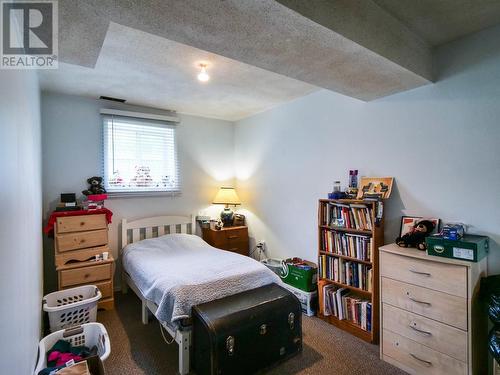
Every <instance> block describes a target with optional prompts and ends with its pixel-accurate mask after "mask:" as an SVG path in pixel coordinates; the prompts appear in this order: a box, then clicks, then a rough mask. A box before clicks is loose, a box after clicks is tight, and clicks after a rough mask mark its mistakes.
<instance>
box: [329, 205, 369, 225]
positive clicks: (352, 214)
mask: <svg viewBox="0 0 500 375" xmlns="http://www.w3.org/2000/svg"><path fill="white" fill-rule="evenodd" d="M325 207H326V209H325V210H324V217H323V222H324V223H325V224H326V225H331V226H334V227H339V228H349V229H358V230H372V228H373V221H372V209H371V207H368V206H366V205H364V204H358V203H346V204H344V203H333V202H330V203H328V204H326V205H325Z"/></svg>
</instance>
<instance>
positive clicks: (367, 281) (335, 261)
mask: <svg viewBox="0 0 500 375" xmlns="http://www.w3.org/2000/svg"><path fill="white" fill-rule="evenodd" d="M318 264H319V270H318V271H319V277H320V278H323V279H328V280H332V281H335V282H337V283H340V284H344V285H347V286H352V287H355V288H358V289H363V290H365V291H367V292H371V291H372V289H373V272H372V267H371V266H370V265H366V264H362V263H358V262H355V261H347V260H344V259H342V258H334V257H330V256H327V255H320V256H319V259H318Z"/></svg>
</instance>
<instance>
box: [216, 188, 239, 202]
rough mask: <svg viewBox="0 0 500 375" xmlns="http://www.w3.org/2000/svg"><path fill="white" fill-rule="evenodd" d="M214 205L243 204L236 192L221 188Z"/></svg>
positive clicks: (232, 189)
mask: <svg viewBox="0 0 500 375" xmlns="http://www.w3.org/2000/svg"><path fill="white" fill-rule="evenodd" d="M212 203H213V204H231V205H237V204H241V201H240V198H239V197H238V195H237V194H236V190H234V188H230V187H221V188H220V189H219V191H218V192H217V195H216V196H215V198H214V200H213V202H212Z"/></svg>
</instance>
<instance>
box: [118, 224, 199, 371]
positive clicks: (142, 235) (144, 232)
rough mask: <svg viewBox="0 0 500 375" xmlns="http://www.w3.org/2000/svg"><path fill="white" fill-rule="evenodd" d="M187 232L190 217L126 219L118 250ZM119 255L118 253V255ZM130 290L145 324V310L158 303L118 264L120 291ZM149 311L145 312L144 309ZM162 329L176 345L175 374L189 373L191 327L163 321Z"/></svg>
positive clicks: (192, 229) (153, 308) (190, 231)
mask: <svg viewBox="0 0 500 375" xmlns="http://www.w3.org/2000/svg"><path fill="white" fill-rule="evenodd" d="M172 233H188V234H196V223H195V221H194V217H193V216H157V217H148V218H144V219H139V220H134V221H127V219H123V220H122V228H121V235H122V249H123V248H124V247H125V246H127V245H128V244H130V243H134V242H137V241H140V240H143V239H146V238H154V237H159V236H162V235H164V234H172ZM120 255H121V254H120ZM129 287H130V289H132V290H133V291H134V292H135V294H137V296H138V297H139V298H140V299H141V301H142V323H143V324H148V321H149V311H151V312H152V313H153V314H155V313H156V310H157V309H158V306H157V305H156V304H155V303H154V302H153V301H150V300H148V299H146V297H144V296H143V295H142V293H141V292H140V290H139V288H137V286H136V285H135V284H134V281H133V280H132V279H131V277H130V276H129V275H128V274H127V273H126V272H125V270H123V267H122V293H124V294H125V293H127V292H128V288H129ZM148 310H149V311H148ZM160 323H161V325H162V326H163V327H164V328H165V330H166V331H167V332H168V333H169V334H170V336H172V338H173V339H174V340H175V342H177V344H178V345H179V373H180V374H181V375H185V374H187V373H189V367H190V366H189V363H190V362H189V354H190V348H191V326H186V327H184V326H181V327H180V328H178V329H176V330H173V329H172V328H171V327H170V326H169V325H168V324H166V323H165V322H160Z"/></svg>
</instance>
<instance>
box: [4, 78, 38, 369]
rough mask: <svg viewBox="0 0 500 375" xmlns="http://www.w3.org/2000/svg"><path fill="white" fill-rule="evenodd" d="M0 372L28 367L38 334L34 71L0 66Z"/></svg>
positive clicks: (36, 343)
mask: <svg viewBox="0 0 500 375" xmlns="http://www.w3.org/2000/svg"><path fill="white" fill-rule="evenodd" d="M0 149H1V150H2V160H1V162H0V180H1V181H2V193H1V194H0V207H1V208H2V214H1V215H0V253H1V256H2V260H1V262H0V286H1V287H0V300H1V301H2V303H1V304H0V317H1V319H0V333H1V335H0V348H2V350H1V351H0V369H1V370H0V372H1V373H2V374H19V375H28V374H31V373H32V372H33V369H34V366H35V363H36V360H37V354H38V350H37V348H38V341H39V340H40V333H41V321H42V315H41V301H42V298H43V293H42V289H43V287H42V231H41V224H40V219H41V217H42V189H41V169H42V168H41V161H40V155H41V136H40V95H39V87H38V79H37V77H36V74H35V73H34V72H30V71H13V70H0Z"/></svg>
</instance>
